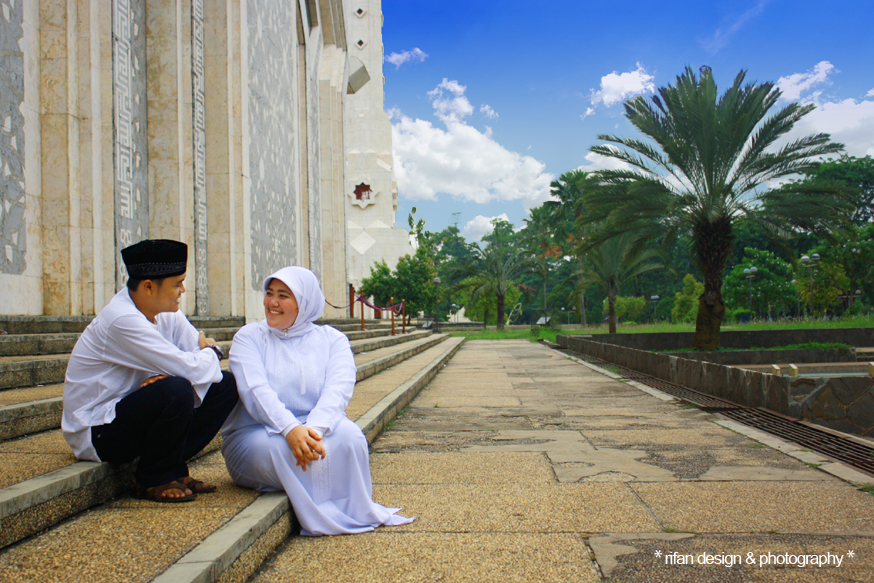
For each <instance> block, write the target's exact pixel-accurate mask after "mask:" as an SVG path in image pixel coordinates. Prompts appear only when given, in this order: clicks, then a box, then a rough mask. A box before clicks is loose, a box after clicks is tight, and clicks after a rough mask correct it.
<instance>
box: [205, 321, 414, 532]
mask: <svg viewBox="0 0 874 583" xmlns="http://www.w3.org/2000/svg"><path fill="white" fill-rule="evenodd" d="M284 334H285V332H284V331H282V330H276V329H274V328H270V327H269V326H268V325H267V323H266V322H256V323H253V324H248V325H246V326H244V327H243V328H242V329H241V330H240V331H239V332H238V333H237V334H236V336H234V343H233V346H232V348H231V353H230V366H231V371H232V372H233V373H234V377H235V378H236V380H237V390H238V392H239V394H240V403H239V404H238V405H237V407H236V408H235V409H234V411H233V412H232V413H231V415H230V416H229V417H228V420H227V421H226V422H225V425H224V427H223V428H222V437H223V443H222V453H223V454H224V457H225V463H226V465H227V468H228V471H229V472H230V474H231V477H232V478H233V479H234V481H235V482H236V483H237V484H239V485H240V486H244V487H246V488H253V489H255V490H260V491H262V492H277V491H281V490H285V492H286V493H287V494H288V497H289V499H290V500H291V505H292V507H293V508H294V513H295V515H296V516H297V518H298V520H299V521H300V523H301V526H302V530H301V534H304V535H308V536H319V535H333V534H352V533H359V532H367V531H371V530H373V529H374V528H376V527H377V526H380V525H397V524H407V523H409V522H412V521H413V519H412V518H405V517H403V516H398V515H397V514H396V512H398V510H400V509H399V508H386V507H385V506H382V505H381V504H377V503H375V502H373V500H372V486H371V479H370V466H369V460H368V444H367V439H366V438H365V436H364V434H363V433H362V431H361V429H360V428H359V427H358V425H356V424H355V423H354V422H352V421H351V420H350V419H349V418H348V417H346V413H345V410H346V405H348V403H349V399H350V398H351V397H352V390H353V388H354V386H355V374H356V368H355V361H354V359H353V357H352V350H351V348H350V346H349V341H348V340H347V338H346V336H344V335H343V334H341V333H340V332H338V331H337V330H335V329H334V328H331V327H328V326H315V325H312V324H310V325H308V326H307V331H306V332H305V333H304V334H302V335H297V336H291V337H288V336H284ZM299 424H305V425H306V426H307V427H312V428H315V429H316V430H318V431H319V432H321V433H322V435H323V438H322V444H323V445H324V447H325V450H326V456H325V458H324V459H319V460H316V461H315V462H313V463H312V464H311V465H309V466H308V467H307V470H306V472H304V471H303V470H302V469H301V468H300V467H299V466H297V465H295V464H296V459H295V457H294V455H293V454H292V452H291V448H290V447H289V446H288V443H287V442H286V440H285V437H284V436H283V435H284V434H287V433H288V431H290V430H291V429H293V428H294V427H296V426H297V425H299Z"/></svg>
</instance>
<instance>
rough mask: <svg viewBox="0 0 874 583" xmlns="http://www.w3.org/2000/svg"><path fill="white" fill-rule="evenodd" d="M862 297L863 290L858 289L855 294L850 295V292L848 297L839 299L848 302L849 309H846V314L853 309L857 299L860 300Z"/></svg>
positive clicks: (844, 296)
mask: <svg viewBox="0 0 874 583" xmlns="http://www.w3.org/2000/svg"><path fill="white" fill-rule="evenodd" d="M861 296H862V290H860V289H857V290H856V291H855V292H853V293H849V292H848V293H847V294H846V295H842V296H838V299H840V300H847V309H846V312H849V311H850V309H851V308H852V307H853V300H855V299H856V298H859V297H861ZM846 312H844V313H846Z"/></svg>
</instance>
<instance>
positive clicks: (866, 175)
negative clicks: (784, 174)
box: [800, 155, 874, 227]
mask: <svg viewBox="0 0 874 583" xmlns="http://www.w3.org/2000/svg"><path fill="white" fill-rule="evenodd" d="M804 174H805V176H806V177H805V179H804V180H803V181H802V182H801V183H800V184H822V185H837V186H845V187H847V188H849V189H850V191H851V192H852V195H853V203H854V204H855V205H856V210H855V211H854V212H853V218H852V221H853V224H854V225H856V226H857V227H863V226H865V225H866V224H868V223H870V222H871V220H872V219H874V158H872V157H871V156H865V157H864V158H856V157H855V156H847V155H844V156H841V157H840V158H838V159H836V160H826V161H824V162H821V163H820V164H817V165H816V166H815V167H814V168H811V169H809V170H806V171H805V172H804Z"/></svg>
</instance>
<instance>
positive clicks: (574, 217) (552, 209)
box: [540, 170, 598, 326]
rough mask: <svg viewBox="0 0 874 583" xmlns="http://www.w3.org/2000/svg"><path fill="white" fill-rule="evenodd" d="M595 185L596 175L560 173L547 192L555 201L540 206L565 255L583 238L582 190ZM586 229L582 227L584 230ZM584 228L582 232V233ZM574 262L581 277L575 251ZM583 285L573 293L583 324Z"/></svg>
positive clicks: (577, 255)
mask: <svg viewBox="0 0 874 583" xmlns="http://www.w3.org/2000/svg"><path fill="white" fill-rule="evenodd" d="M597 184H598V177H597V176H596V175H594V174H592V173H587V172H584V171H582V170H571V171H570V172H565V173H564V174H562V175H561V176H559V178H558V180H553V181H552V182H551V183H550V185H549V186H550V194H551V195H552V197H553V198H555V199H557V200H547V201H546V202H544V203H543V205H542V207H540V208H543V209H546V210H547V212H548V213H549V215H548V216H549V218H548V224H549V226H550V230H551V231H552V233H553V237H554V240H555V241H556V243H557V245H558V246H559V247H562V248H563V249H564V250H565V254H566V255H572V254H574V252H573V249H575V248H576V247H577V245H578V244H579V242H580V241H581V240H582V239H583V238H584V237H582V236H580V233H581V231H580V229H579V227H578V222H579V221H580V219H581V218H582V217H583V215H584V214H585V208H584V200H585V193H586V192H587V191H588V190H590V189H591V188H595V187H596V186H597ZM584 231H585V229H584ZM584 231H583V232H584ZM574 260H575V261H576V262H577V266H576V269H575V270H574V273H575V276H576V277H579V278H581V277H582V268H583V263H584V259H583V256H582V255H579V254H576V256H575V257H574ZM585 288H586V285H585V282H584V281H583V280H582V279H580V280H579V282H578V284H577V286H576V287H575V288H574V292H573V294H572V295H578V296H579V300H580V323H581V324H582V325H583V326H586V289H585Z"/></svg>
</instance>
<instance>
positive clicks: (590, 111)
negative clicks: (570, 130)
mask: <svg viewBox="0 0 874 583" xmlns="http://www.w3.org/2000/svg"><path fill="white" fill-rule="evenodd" d="M590 115H595V108H594V107H587V108H586V113H584V114H583V115H581V116H580V119H581V120H583V121H585V120H586V118H587V117H589V116H590Z"/></svg>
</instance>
